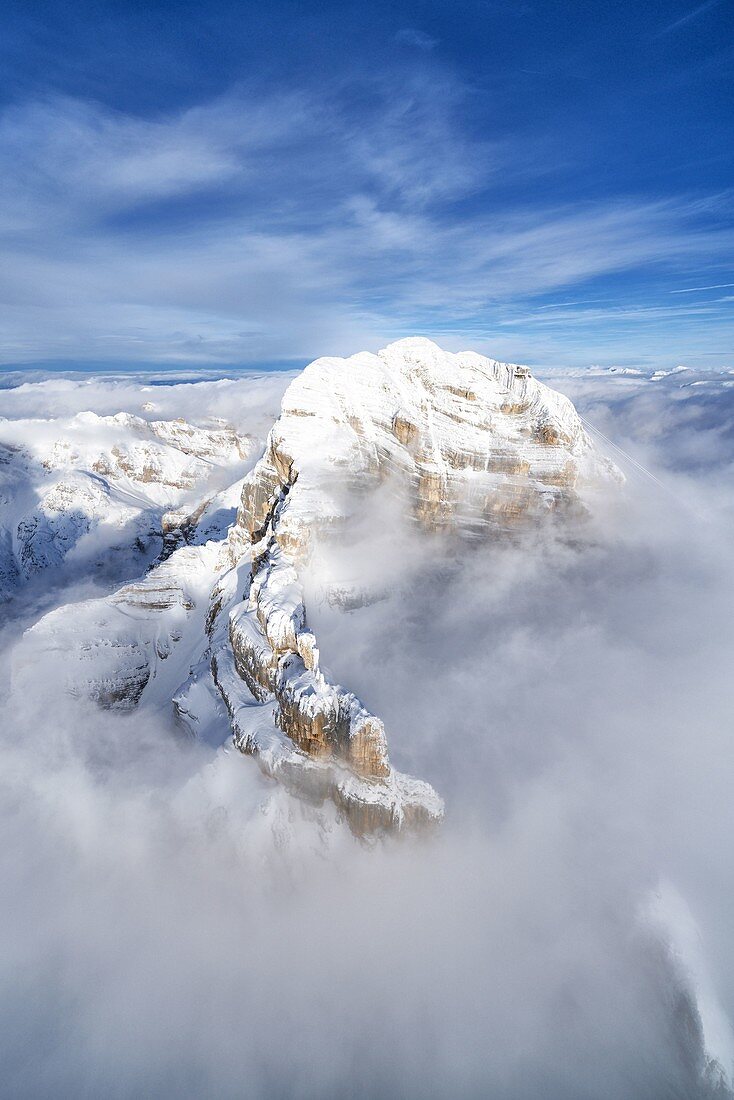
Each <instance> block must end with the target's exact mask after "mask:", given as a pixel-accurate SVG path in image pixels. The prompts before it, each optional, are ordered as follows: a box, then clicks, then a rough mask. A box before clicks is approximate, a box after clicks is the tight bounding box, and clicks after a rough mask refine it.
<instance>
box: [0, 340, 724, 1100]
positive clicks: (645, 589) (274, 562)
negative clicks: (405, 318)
mask: <svg viewBox="0 0 734 1100" xmlns="http://www.w3.org/2000/svg"><path fill="white" fill-rule="evenodd" d="M549 381H551V382H552V384H553V387H554V388H550V387H549V386H547V385H544V384H543V383H542V382H540V381H539V380H538V379H536V378H535V377H534V376H533V374H531V373H530V372H528V371H527V369H526V368H523V367H518V366H515V365H511V364H504V363H500V362H498V361H495V360H490V359H486V358H484V357H482V356H479V355H476V354H473V353H469V352H466V353H460V354H457V355H451V354H449V353H446V352H443V351H442V350H441V349H439V348H438V347H437V346H436V345H435V344H432V343H430V342H429V341H425V340H416V339H413V340H407V341H400V342H399V343H397V344H392V345H390V346H388V347H387V348H386V349H384V350H383V351H381V352H380V353H378V354H376V355H374V354H369V353H362V354H360V355H357V356H353V357H352V358H350V359H347V360H339V359H331V358H330V359H322V360H317V361H316V362H315V363H312V364H311V365H310V366H309V367H307V368H306V370H305V371H304V372H303V373H302V374H300V375H298V376H297V377H293V376H292V375H288V376H286V375H271V376H267V377H263V376H260V377H255V376H253V377H242V378H240V379H238V380H235V381H228V382H210V381H207V382H200V383H197V384H196V385H195V386H191V385H189V384H186V383H176V382H175V381H174V382H171V383H170V384H168V385H165V386H155V387H152V386H150V385H148V384H147V382H146V380H145V379H141V380H135V379H134V378H133V379H131V378H125V379H119V378H118V379H110V378H107V379H105V378H100V379H99V380H95V381H94V382H93V383H92V384H91V385H88V384H87V383H86V382H85V383H81V382H78V381H75V380H73V379H70V380H55V381H52V380H47V381H40V382H33V383H30V384H25V385H21V386H18V387H16V388H14V389H8V390H6V391H3V392H2V393H0V413H1V414H2V417H3V419H2V421H0V448H2V450H1V452H0V453H1V454H2V466H0V470H2V477H3V481H2V488H1V489H0V492H1V493H2V516H1V517H0V524H2V527H3V532H2V533H1V534H0V550H2V553H3V554H4V557H3V559H2V561H3V563H4V565H3V578H4V582H3V583H4V586H5V588H4V594H5V596H6V602H5V603H4V604H3V605H2V607H3V627H2V632H1V634H0V643H1V644H2V650H1V653H2V669H3V688H2V702H3V712H4V715H5V720H4V723H3V727H2V734H1V737H0V754H1V755H2V769H1V772H0V774H1V776H2V778H1V779H0V814H1V818H0V820H2V823H3V831H4V834H5V836H6V842H5V844H4V845H3V846H2V849H1V855H0V860H2V875H3V881H4V882H5V883H6V884H7V886H8V895H9V898H10V903H9V905H8V906H7V907H6V908H5V911H4V913H3V916H2V922H3V925H4V928H3V944H4V953H3V962H2V966H3V970H4V981H3V983H2V986H3V990H4V993H3V994H2V996H1V997H0V1021H1V1023H2V1029H1V1031H0V1034H1V1036H2V1037H1V1038H0V1049H2V1060H3V1065H4V1066H5V1067H6V1070H5V1073H6V1084H5V1088H6V1089H7V1090H8V1095H13V1096H34V1097H35V1096H45V1095H51V1094H53V1095H57V1096H58V1095H61V1096H72V1095H73V1096H77V1095H110V1096H120V1097H133V1096H139V1095H155V1096H171V1097H173V1096H176V1097H182V1096H190V1097H198V1096H202V1095H217V1096H225V1097H228V1096H232V1097H234V1096H242V1095H247V1096H263V1097H277V1096H283V1097H286V1096H305V1097H330V1096H333V1097H343V1096H355V1097H370V1098H371V1097H383V1096H396V1097H418V1096H420V1097H426V1096H431V1097H433V1096H435V1097H446V1096H467V1097H468V1096H480V1095H481V1096H486V1095H491V1096H492V1097H498V1098H503V1100H504V1098H506V1100H524V1098H526V1097H531V1096H540V1095H543V1096H547V1097H552V1098H554V1100H555V1098H556V1097H557V1098H558V1100H561V1098H563V1100H568V1098H573V1097H578V1098H582V1097H583V1098H584V1100H585V1098H589V1097H593V1098H599V1100H618V1098H627V1097H628V1098H630V1100H637V1098H639V1097H642V1096H651V1097H671V1098H672V1097H701V1098H707V1097H723V1096H727V1095H729V1078H730V1072H731V1068H732V1056H733V1055H732V1052H733V1050H734V1047H733V1045H732V1037H731V1030H730V1025H729V1019H730V1017H731V1014H732V1012H733V1011H734V980H733V978H732V975H733V974H734V967H733V966H732V963H733V962H734V958H733V956H732V948H731V943H730V935H729V929H730V927H731V921H732V918H733V917H734V890H733V889H732V886H731V884H732V882H734V875H732V870H734V868H732V861H731V855H730V844H729V838H730V836H731V829H732V826H733V825H734V821H733V820H732V810H731V799H730V797H729V792H730V790H731V782H732V778H734V775H733V773H734V761H733V760H732V754H731V750H730V747H729V740H730V736H729V715H730V713H731V699H730V694H731V692H730V688H729V686H728V685H729V679H730V678H729V675H728V669H729V667H730V664H731V659H732V655H733V654H732V642H731V627H730V623H731V621H732V612H733V611H734V608H733V607H732V606H731V605H732V592H734V586H733V585H732V580H734V578H733V577H732V564H731V555H730V552H729V546H730V544H731V543H730V540H731V535H732V514H731V504H730V500H729V494H728V483H729V477H730V473H731V465H732V458H733V457H734V455H733V454H732V451H731V448H730V446H729V445H728V442H727V441H728V435H727V431H728V429H727V424H728V423H729V420H728V416H729V409H728V402H729V395H730V393H731V392H732V391H731V390H730V389H728V388H727V387H728V386H730V381H729V380H728V378H727V377H726V376H724V375H713V374H712V375H703V374H701V375H700V376H698V375H697V376H696V378H695V379H689V378H687V377H684V375H682V374H680V373H679V374H678V375H672V374H671V375H664V376H656V377H653V376H652V374H651V373H649V372H648V373H645V372H642V373H640V374H635V375H631V374H624V375H619V374H615V373H609V372H601V371H599V372H596V373H593V374H590V373H587V374H584V375H580V374H575V373H573V372H571V373H568V372H567V373H564V372H560V371H558V372H555V373H554V374H553V377H552V378H551V379H549ZM692 381H695V382H703V383H705V385H699V386H691V385H690V383H691V382H692ZM556 387H557V389H556ZM714 393H715V394H716V395H717V400H716V401H714V400H713V398H712V394H714ZM564 394H568V395H569V397H572V398H573V400H574V402H575V407H574V404H572V403H571V401H570V400H569V397H567V396H564ZM602 433H603V434H602ZM714 437H715V445H714V443H713V442H712V440H714ZM612 440H614V441H615V444H618V445H619V446H620V447H621V448H622V449H621V451H620V450H618V449H617V448H616V447H615V445H614V444H612V442H611V441H612ZM727 447H729V449H727ZM238 750H239V751H238Z"/></svg>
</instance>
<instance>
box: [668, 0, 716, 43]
mask: <svg viewBox="0 0 734 1100" xmlns="http://www.w3.org/2000/svg"><path fill="white" fill-rule="evenodd" d="M718 3H719V0H706V3H705V4H700V5H699V6H698V7H697V8H693V10H692V11H689V12H687V13H686V14H685V15H683V16H681V18H680V19H676V20H675V21H674V22H673V23H669V24H668V26H667V27H664V28H663V29H662V30H661V31H659V32H658V34H656V35H655V37H656V38H662V37H663V35H666V34H670V33H671V31H677V30H678V29H679V28H680V27H685V26H686V25H687V24H688V23H692V22H693V20H694V19H698V17H699V16H700V15H703V14H704V13H705V12H707V11H709V10H710V9H711V8H713V7H715V6H716V5H717V4H718Z"/></svg>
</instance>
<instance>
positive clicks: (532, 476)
mask: <svg viewBox="0 0 734 1100" xmlns="http://www.w3.org/2000/svg"><path fill="white" fill-rule="evenodd" d="M103 421H104V424H103V425H102V427H103V428H104V433H102V434H100V424H102V422H103ZM74 429H75V433H76V434H75V435H74V434H73V433H72V436H71V437H69V436H67V438H66V439H65V440H64V441H63V442H64V446H63V447H61V448H60V447H59V446H58V445H57V444H54V447H53V448H52V451H53V459H54V462H55V463H56V466H55V467H54V469H57V470H58V468H59V467H61V468H63V469H65V471H66V472H65V474H64V476H63V478H61V480H59V479H58V474H57V475H56V479H55V481H54V484H53V486H52V487H51V488H50V489H49V490H48V491H47V492H46V494H45V495H44V496H43V498H42V499H41V501H40V503H37V504H36V506H35V509H34V510H33V512H32V514H31V515H30V516H28V515H26V517H25V518H24V519H23V520H22V521H21V523H20V524H19V530H18V540H19V542H20V544H21V552H20V564H21V566H22V568H23V570H24V571H25V573H26V575H28V574H29V573H30V572H31V571H32V570H33V569H41V568H43V567H44V566H45V565H47V564H54V563H56V562H58V561H60V560H62V559H63V557H64V555H65V554H67V552H68V551H69V549H70V548H71V547H72V546H76V545H80V544H81V543H82V541H83V539H84V538H85V537H87V536H88V535H89V532H90V531H91V530H92V528H93V526H94V524H95V523H97V524H99V523H101V522H102V521H105V522H109V517H110V512H111V508H112V505H111V503H110V501H111V499H112V498H113V497H114V498H115V500H117V503H118V505H119V506H120V507H122V506H123V504H124V506H125V507H132V505H133V502H134V501H139V500H140V497H139V495H136V496H134V497H133V496H132V493H131V487H132V486H133V485H134V488H135V494H140V492H141V487H142V486H146V492H154V494H155V493H157V494H158V499H161V500H163V499H166V500H169V501H171V504H172V505H174V506H173V507H171V506H170V505H169V510H168V511H167V512H165V513H163V514H161V513H158V522H159V523H160V528H161V530H162V532H163V548H162V552H161V554H160V556H159V559H158V563H157V564H156V565H155V567H154V568H152V569H151V570H150V571H149V572H148V573H147V574H146V575H145V576H144V577H143V578H142V580H140V581H137V582H134V583H133V584H127V585H125V586H124V587H123V588H121V589H119V590H118V591H117V593H115V594H113V595H112V596H109V597H106V598H105V599H102V600H92V601H87V602H86V603H83V604H76V605H71V606H67V607H65V608H62V609H60V610H59V611H57V612H54V613H52V614H51V615H48V616H46V617H45V618H44V619H42V620H41V621H40V622H39V623H38V624H37V625H36V626H35V627H34V628H33V630H31V631H29V633H28V636H27V638H28V644H27V646H25V647H21V650H20V652H19V662H20V663H19V671H18V674H19V675H22V674H23V669H25V670H28V669H31V670H32V668H33V665H34V661H35V657H34V652H36V651H37V650H38V647H41V649H43V651H44V662H45V665H46V667H51V665H52V664H53V663H54V662H55V665H54V667H56V668H57V669H58V673H59V676H60V678H61V680H62V682H63V683H65V685H66V687H67V690H70V691H72V692H74V693H83V694H86V695H88V696H91V697H92V698H93V699H95V700H96V701H97V702H98V703H99V704H100V705H102V706H105V707H113V708H115V709H120V708H121V709H130V708H133V707H135V706H137V705H138V703H139V702H143V701H150V702H151V703H153V702H154V703H155V705H158V706H161V705H168V706H170V703H171V700H173V704H174V710H175V714H176V716H177V718H178V719H179V721H180V723H181V724H183V725H184V726H186V727H187V728H188V729H190V730H191V731H192V732H194V733H195V734H196V735H197V736H207V737H210V738H211V740H213V741H215V742H217V737H218V736H219V742H217V743H221V739H222V736H223V735H220V734H217V729H220V730H221V724H222V722H223V720H224V715H225V707H226V715H227V716H228V717H227V718H226V723H227V725H228V726H229V729H230V730H231V732H232V735H233V738H234V742H235V744H236V746H237V747H238V748H239V749H241V750H242V751H243V752H245V753H248V754H251V755H253V756H254V757H255V758H256V759H257V761H258V763H259V765H260V767H261V768H262V770H263V771H264V772H265V773H267V774H268V775H270V776H273V777H274V778H277V779H278V780H279V781H281V782H283V783H284V784H285V785H286V786H287V787H288V788H289V789H290V790H291V791H293V792H295V793H296V794H298V796H299V797H301V798H305V799H307V800H309V801H311V802H314V803H316V804H320V803H323V802H324V800H326V799H330V800H332V801H333V802H334V803H335V804H336V805H337V807H338V808H339V809H340V810H341V811H342V812H343V813H344V815H345V817H346V819H347V820H348V822H349V824H350V826H351V827H352V829H353V830H354V831H355V832H357V833H359V834H368V833H373V832H376V831H379V830H383V829H391V830H395V829H398V830H399V829H403V828H406V827H410V826H416V825H426V824H430V823H434V822H437V821H439V820H440V819H441V817H442V814H443V803H442V800H441V798H440V797H439V795H438V794H437V793H436V792H435V791H434V790H433V788H432V787H431V786H430V785H429V784H428V783H426V782H424V781H422V780H420V779H416V778H413V777H412V776H409V775H405V774H402V773H401V772H399V771H397V770H396V769H395V767H394V766H393V764H392V762H391V759H390V753H389V745H388V742H389V739H390V737H393V738H395V737H399V736H400V731H399V730H394V731H391V732H390V735H388V731H386V730H385V727H384V725H383V722H382V720H381V719H380V717H379V716H378V715H376V714H373V713H372V712H371V711H370V709H369V707H368V705H367V702H368V701H367V700H364V701H362V700H360V699H358V698H357V697H356V695H355V694H354V693H353V692H352V691H351V690H350V688H349V686H348V685H347V686H340V685H339V684H337V683H335V682H334V681H333V679H332V678H331V677H330V676H329V674H328V671H327V669H326V668H325V667H323V664H322V659H321V654H320V652H319V644H318V639H317V637H316V634H315V631H314V629H313V624H312V622H311V621H310V620H309V613H308V603H309V600H312V599H317V600H321V599H322V598H325V599H326V600H328V601H329V602H330V603H332V604H334V605H336V607H338V608H341V609H345V610H348V609H353V608H357V607H359V606H360V605H361V604H365V603H369V602H370V601H372V600H374V599H375V598H376V596H378V595H379V594H380V593H379V586H380V584H382V585H383V586H384V585H385V584H386V583H387V584H388V585H389V583H390V576H391V574H390V562H387V561H384V560H383V559H382V558H378V560H377V561H376V562H373V561H371V560H370V559H371V557H375V554H374V550H373V548H371V547H369V546H367V548H366V549H365V550H364V551H363V552H362V554H361V555H358V556H357V559H356V562H353V563H352V565H353V568H351V571H350V573H349V575H348V576H341V575H338V574H337V572H336V571H335V570H334V569H332V568H330V564H331V561H332V559H331V558H330V557H329V555H330V553H333V555H334V557H335V558H336V557H338V555H339V553H340V552H341V551H342V550H343V548H344V547H345V546H347V547H348V546H350V545H351V544H354V543H355V542H359V541H365V540H366V542H367V543H368V542H369V537H370V535H371V533H372V529H373V528H375V527H377V528H380V527H381V526H382V527H385V526H389V525H391V524H393V523H394V524H395V525H396V526H398V525H399V526H401V527H405V528H407V529H408V530H409V531H410V532H411V535H410V539H411V543H410V547H411V549H412V550H416V549H418V548H420V547H423V548H425V547H426V546H428V547H429V548H430V547H431V546H432V545H433V543H436V544H437V543H438V542H442V543H443V544H445V543H446V541H447V540H448V541H449V542H451V543H452V546H453V553H454V554H461V553H464V552H465V550H466V546H467V543H469V542H472V541H476V540H479V539H482V540H487V539H508V538H514V537H516V536H517V534H518V533H519V532H522V531H523V530H525V529H527V528H529V527H530V528H536V527H537V526H538V525H541V524H547V523H550V522H553V523H555V522H558V523H560V524H562V525H563V524H564V523H565V522H566V521H568V520H569V519H572V518H578V517H580V516H583V515H584V513H585V510H586V508H587V498H588V496H589V494H590V493H592V492H593V490H594V488H595V487H598V486H599V484H600V483H601V482H603V481H604V480H606V479H608V478H610V477H614V476H615V475H614V471H613V469H612V468H611V467H610V466H609V465H608V464H607V463H606V462H605V460H603V459H601V458H599V456H598V455H596V454H595V452H594V450H593V448H592V445H591V443H590V441H589V439H588V437H587V435H586V433H585V432H584V430H583V427H582V425H581V422H580V421H579V418H578V416H577V415H576V412H575V411H574V409H573V406H572V405H571V403H570V402H569V401H568V400H567V399H566V398H564V397H562V396H561V395H560V394H558V393H555V392H554V391H552V390H550V389H548V388H547V387H546V386H544V385H542V384H541V383H540V382H538V381H537V380H536V379H534V378H533V377H532V376H531V375H530V373H529V372H528V370H527V369H526V368H523V367H517V366H513V365H508V364H504V363H498V362H495V361H494V360H490V359H485V358H483V357H481V356H479V355H475V354H473V353H470V352H465V353H461V354H459V355H450V354H447V353H445V352H443V351H441V349H440V348H438V347H437V346H436V345H435V344H432V343H430V342H429V341H427V340H404V341H401V342H399V343H397V344H393V345H391V346H390V347H388V348H386V349H385V350H384V351H382V352H380V353H379V354H378V355H371V354H361V355H356V356H353V357H352V358H351V359H347V360H342V359H320V360H317V361H316V362H314V363H312V364H311V365H310V366H309V367H307V368H306V370H305V371H304V372H303V373H302V374H301V375H300V376H299V377H298V378H297V379H296V380H295V381H294V382H293V383H292V384H291V385H290V387H289V388H288V390H287V391H286V394H285V397H284V399H283V404H282V412H281V415H280V417H279V418H278V420H277V421H276V423H275V424H274V426H273V427H272V430H271V431H270V434H269V436H268V439H267V442H266V445H265V449H264V453H263V456H262V458H261V459H260V461H259V462H258V463H257V464H256V465H255V466H254V467H253V468H252V469H251V470H250V473H249V474H248V475H247V476H246V477H245V480H244V482H243V483H241V484H242V488H241V493H240V499H239V507H238V510H237V516H236V521H235V522H234V524H232V523H231V517H232V510H233V509H232V505H233V492H234V491H235V485H234V482H232V479H231V478H230V481H231V482H232V484H230V487H229V488H228V489H226V490H222V491H219V492H214V493H212V494H207V495H205V496H203V497H202V496H201V495H199V496H198V497H195V496H192V495H189V494H188V491H187V490H185V489H183V488H182V486H183V484H184V483H183V481H181V480H180V477H182V476H183V475H184V473H185V471H189V472H191V471H192V469H193V468H194V467H192V465H191V464H192V463H194V464H196V463H203V464H205V466H207V468H209V467H212V468H213V469H214V470H215V471H216V469H217V468H218V467H217V463H224V464H226V465H229V468H230V469H232V466H233V465H234V466H235V467H236V463H237V462H238V461H240V460H241V458H242V456H243V455H244V454H246V453H248V451H249V450H250V449H251V446H252V444H251V441H249V440H246V441H240V440H238V439H237V438H236V437H232V435H231V433H229V431H228V430H226V429H224V428H222V429H219V428H217V429H211V430H209V429H207V430H204V429H198V428H193V427H191V426H190V425H187V424H185V423H183V422H182V421H170V422H153V423H150V424H148V423H146V422H143V421H140V420H139V419H138V418H136V417H131V416H130V415H129V414H124V415H120V416H114V417H104V418H103V417H92V416H91V414H82V415H81V418H80V417H79V416H77V417H76V418H74ZM92 429H94V430H93V431H92V438H91V440H90V439H87V440H86V443H84V445H82V444H83V440H82V437H84V436H85V433H86V432H88V431H91V430H92ZM80 433H81V435H80ZM110 433H111V435H110ZM101 443H102V444H103V445H100V444H101ZM169 452H171V453H169ZM81 456H83V461H84V464H85V467H89V464H90V461H91V459H92V457H93V456H94V463H96V467H97V471H96V472H94V471H92V470H89V469H88V468H85V469H83V470H81V471H80V470H78V469H76V468H75V466H74V464H75V463H77V464H78V463H79V462H80V461H81V460H82V457H81ZM164 460H165V461H164ZM103 462H104V463H107V465H105V466H104V475H103V474H102V473H101V472H100V471H101V469H102V464H103ZM69 466H71V469H69ZM221 473H222V471H221V470H220V474H221ZM186 476H188V475H186ZM177 478H178V479H179V481H178V482H177V486H178V488H177V491H178V492H180V493H181V494H182V495H181V496H175V495H174V496H173V497H171V496H170V493H169V488H170V485H169V482H170V481H171V480H176V479H177ZM206 483H207V482H206V478H204V477H203V476H201V477H199V475H198V474H197V485H199V486H202V485H204V484H206ZM122 485H124V486H125V491H126V495H125V496H124V497H120V489H121V486H122ZM167 486H168V488H167ZM115 494H117V496H115ZM118 497H119V499H118ZM146 499H148V498H146ZM386 502H387V504H386ZM132 529H135V528H134V525H133V528H132ZM225 532H228V533H226V536H225ZM432 540H433V542H432ZM5 542H6V543H7V542H8V540H7V538H6V540H5ZM4 545H5V544H3V543H0V552H2V550H3V546H4ZM5 549H6V551H7V550H8V549H11V550H12V547H10V548H9V547H8V546H6V547H5ZM429 552H430V550H429ZM7 556H8V555H7V553H6V557H7ZM11 557H12V554H11ZM316 561H321V563H322V568H321V569H320V572H319V571H318V570H315V568H314V563H315V562H316ZM324 562H325V563H326V567H323V566H324ZM0 564H2V563H0ZM12 564H13V562H12V561H11V562H10V563H7V562H6V563H5V566H3V568H4V570H5V572H6V573H7V574H8V575H9V570H10V569H11V568H12ZM315 576H318V578H319V579H318V585H317V586H316V588H314V577H315ZM319 586H320V587H319ZM210 593H211V596H210V595H209V594H210ZM312 607H313V605H312ZM312 618H313V616H312ZM355 629H357V630H358V629H359V622H358V615H357V618H355ZM21 666H22V667H21ZM222 701H223V702H224V705H225V706H224V707H222ZM218 724H219V725H218ZM225 728H226V726H225ZM206 731H210V732H206Z"/></svg>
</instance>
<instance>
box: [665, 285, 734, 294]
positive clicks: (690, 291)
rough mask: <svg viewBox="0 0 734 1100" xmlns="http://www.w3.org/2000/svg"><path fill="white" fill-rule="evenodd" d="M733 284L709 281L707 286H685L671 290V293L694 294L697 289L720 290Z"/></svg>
mask: <svg viewBox="0 0 734 1100" xmlns="http://www.w3.org/2000/svg"><path fill="white" fill-rule="evenodd" d="M727 286H734V283H710V284H709V285H708V286H687V287H684V288H683V289H682V290H671V292H670V293H671V294H695V293H696V292H697V291H699V290H721V289H722V288H723V287H727Z"/></svg>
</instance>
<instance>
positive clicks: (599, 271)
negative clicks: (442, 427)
mask: <svg viewBox="0 0 734 1100" xmlns="http://www.w3.org/2000/svg"><path fill="white" fill-rule="evenodd" d="M3 12H4V16H3V24H4V25H3V29H2V35H0V181H2V182H1V183H0V188H1V189H2V203H1V204H0V233H1V234H2V255H3V263H2V266H1V269H0V311H1V322H2V358H1V359H0V362H2V363H3V364H4V365H6V366H15V365H20V364H37V363H49V362H59V363H65V364H70V363H77V362H78V363H83V364H87V365H100V366H105V365H120V364H136V363H139V364H141V365H142V364H146V365H147V364H156V365H161V366H163V365H165V364H176V365H179V364H201V365H206V366H226V365H232V366H234V365H238V366H239V365H249V364H252V365H261V364H269V363H283V362H290V361H296V362H299V361H305V360H308V359H310V358H313V357H315V356H317V355H320V354H346V353H349V352H352V351H355V350H358V349H360V348H363V347H370V348H376V347H378V346H381V345H382V344H383V343H385V342H386V341H388V340H391V339H395V338H398V337H400V336H403V335H408V334H413V333H421V334H425V335H429V336H433V337H434V338H435V339H437V340H439V342H442V343H443V344H444V345H446V346H448V347H454V348H458V347H460V346H472V347H474V348H476V349H478V350H482V351H485V352H487V353H489V354H492V355H496V356H497V357H502V358H511V359H516V360H521V361H526V362H530V363H531V364H534V365H542V364H543V363H547V364H552V365H558V364H572V365H584V364H591V363H599V364H605V365H611V364H635V365H643V366H644V365H656V366H658V365H662V364H675V363H678V362H684V363H687V364H689V365H698V366H702V367H710V368H718V367H727V366H729V367H732V368H734V324H733V322H732V318H733V316H734V174H733V171H732V169H733V168H734V140H733V136H734V135H733V133H732V131H733V130H734V92H733V90H732V89H733V84H732V77H733V76H734V3H733V2H732V0H708V2H705V3H701V4H698V5H697V4H695V3H687V2H683V0H666V2H656V0H649V2H646V3H644V4H638V3H632V2H626V3H625V2H617V3H601V2H599V0H588V2H585V3H581V2H568V3H562V2H555V3H554V2H550V0H545V2H540V0H536V2H534V3H532V2H528V3H525V2H522V0H521V2H518V3H509V2H508V3H504V2H500V0H471V2H466V0H453V2H452V3H448V2H442V3H437V2H425V3H404V2H400V0H397V2H392V3H382V2H379V0H377V2H375V0H372V2H370V3H364V2H363V3H360V4H356V3H355V4H351V3H307V2H302V3H298V4H295V3H267V2H261V3H259V4H250V3H232V2H228V3H225V2H219V0H214V2H210V3H207V4H203V3H144V4H143V3H131V2H129V3H114V2H110V3H104V2H101V0H98V2H96V3H85V2H84V0H77V2H76V3H74V4H69V3H68V0H65V2H64V3H55V2H45V3H44V2H39V3H37V4H28V3H27V0H24V2H22V3H15V2H14V0H5V3H4V5H3Z"/></svg>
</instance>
